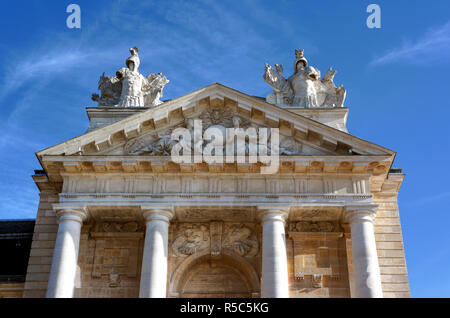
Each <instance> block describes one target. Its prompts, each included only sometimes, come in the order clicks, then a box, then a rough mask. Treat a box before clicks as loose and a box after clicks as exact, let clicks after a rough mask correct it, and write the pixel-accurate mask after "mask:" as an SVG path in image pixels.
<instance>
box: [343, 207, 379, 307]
mask: <svg viewBox="0 0 450 318" xmlns="http://www.w3.org/2000/svg"><path fill="white" fill-rule="evenodd" d="M374 218H375V213H374V212H372V211H357V212H351V214H350V216H349V221H350V226H351V233H352V259H353V273H354V287H355V295H354V296H355V297H358V298H376V297H383V291H382V287H381V276H380V268H379V266H378V255H377V246H376V243H375V234H374V228H373V220H374Z"/></svg>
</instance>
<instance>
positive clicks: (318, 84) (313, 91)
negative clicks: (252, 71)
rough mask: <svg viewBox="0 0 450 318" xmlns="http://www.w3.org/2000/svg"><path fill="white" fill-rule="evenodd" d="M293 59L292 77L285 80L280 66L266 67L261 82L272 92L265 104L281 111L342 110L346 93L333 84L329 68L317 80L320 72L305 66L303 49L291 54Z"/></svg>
mask: <svg viewBox="0 0 450 318" xmlns="http://www.w3.org/2000/svg"><path fill="white" fill-rule="evenodd" d="M295 56H296V59H295V62H294V74H292V75H291V76H290V77H289V78H288V79H286V78H284V77H283V66H282V65H281V64H275V65H274V67H272V66H270V65H268V64H267V63H266V65H265V70H264V75H263V78H264V81H265V82H266V83H267V84H269V85H270V86H271V87H272V89H273V94H269V95H267V97H266V101H267V102H268V103H271V104H274V105H277V106H284V107H286V106H287V107H303V108H311V107H343V106H344V100H345V96H346V90H345V88H344V87H343V86H342V85H341V86H339V87H336V85H335V84H334V82H333V80H334V76H335V75H336V72H337V71H335V70H333V69H332V68H329V69H328V71H327V72H326V73H325V75H324V76H323V77H322V79H321V78H320V76H321V75H320V71H319V70H318V69H316V68H314V67H312V66H310V65H308V61H307V60H306V58H305V57H304V55H303V49H301V50H295Z"/></svg>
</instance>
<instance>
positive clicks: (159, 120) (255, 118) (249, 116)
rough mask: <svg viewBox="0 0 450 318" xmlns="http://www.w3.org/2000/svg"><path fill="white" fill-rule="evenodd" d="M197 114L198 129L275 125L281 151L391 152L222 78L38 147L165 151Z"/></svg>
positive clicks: (65, 151)
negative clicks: (175, 133) (231, 85)
mask: <svg viewBox="0 0 450 318" xmlns="http://www.w3.org/2000/svg"><path fill="white" fill-rule="evenodd" d="M194 119H200V120H202V125H203V130H204V129H206V128H208V127H210V126H212V125H218V126H221V127H224V128H231V127H233V126H234V127H236V124H237V125H238V126H239V127H241V128H248V127H255V128H279V132H280V154H281V155H288V156H289V155H291V156H292V155H295V156H311V155H314V156H339V155H340V156H349V155H381V156H392V155H394V154H395V153H394V152H393V151H391V150H389V149H386V148H383V147H381V146H378V145H375V144H373V143H370V142H368V141H365V140H362V139H359V138H357V137H354V136H352V135H350V134H347V133H345V132H342V131H339V130H337V129H334V128H332V127H329V126H326V125H324V124H321V123H319V122H316V121H314V120H312V119H309V118H306V117H304V116H301V115H298V114H295V113H292V112H290V111H288V110H287V109H283V108H280V107H277V106H274V105H272V104H269V103H266V102H265V101H263V100H261V99H259V98H255V97H252V96H249V95H246V94H244V93H241V92H239V91H236V90H234V89H231V88H229V87H226V86H223V85H221V84H218V83H216V84H212V85H209V86H207V87H204V88H202V89H199V90H197V91H194V92H191V93H189V94H187V95H184V96H182V97H179V98H176V99H173V100H171V101H168V102H165V103H164V104H162V105H160V106H158V107H155V108H152V109H148V110H146V111H143V112H141V113H138V114H136V115H133V116H130V117H128V118H125V119H122V120H120V121H118V122H116V123H113V124H110V125H107V126H104V127H102V128H99V129H97V130H94V131H91V132H88V133H86V134H84V135H81V136H79V137H76V138H73V139H70V140H68V141H66V142H63V143H61V144H58V145H56V146H53V147H50V148H47V149H45V150H42V151H40V152H38V153H37V156H38V158H39V159H41V158H42V156H48V155H50V156H73V155H78V156H79V155H81V156H83V155H88V156H95V155H98V156H105V155H110V156H139V155H154V156H168V155H170V153H169V151H170V144H169V143H168V140H167V138H170V133H171V132H172V131H173V130H174V129H175V128H177V127H187V126H188V123H189V120H194Z"/></svg>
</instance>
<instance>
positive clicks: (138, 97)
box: [92, 47, 169, 107]
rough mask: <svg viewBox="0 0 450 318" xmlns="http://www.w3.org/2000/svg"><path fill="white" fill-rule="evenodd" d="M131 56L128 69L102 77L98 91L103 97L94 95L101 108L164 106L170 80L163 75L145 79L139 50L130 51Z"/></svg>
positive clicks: (124, 68)
mask: <svg viewBox="0 0 450 318" xmlns="http://www.w3.org/2000/svg"><path fill="white" fill-rule="evenodd" d="M130 53H131V56H130V57H128V58H127V59H126V61H125V64H126V66H127V67H123V68H121V69H120V70H118V71H117V72H116V76H107V77H105V73H103V74H102V75H101V76H100V80H99V81H98V89H99V90H100V92H101V95H100V96H99V95H98V94H92V100H93V101H96V102H98V105H99V106H116V107H153V106H158V105H160V104H162V101H161V100H160V98H161V97H162V96H163V88H164V86H165V85H166V84H167V83H169V80H168V79H167V78H166V77H165V76H162V74H161V73H158V74H153V73H152V74H150V75H149V76H147V77H144V76H143V75H142V74H141V73H139V65H140V64H141V61H140V59H139V55H138V48H137V47H133V48H131V49H130Z"/></svg>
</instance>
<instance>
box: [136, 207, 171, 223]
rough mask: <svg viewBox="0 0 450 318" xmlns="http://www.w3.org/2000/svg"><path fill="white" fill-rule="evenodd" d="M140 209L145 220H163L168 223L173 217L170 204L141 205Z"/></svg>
mask: <svg viewBox="0 0 450 318" xmlns="http://www.w3.org/2000/svg"><path fill="white" fill-rule="evenodd" d="M141 210H142V212H143V213H142V215H143V216H144V219H145V222H151V221H164V222H167V223H170V220H171V219H172V218H173V217H174V212H173V207H171V206H151V205H141Z"/></svg>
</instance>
